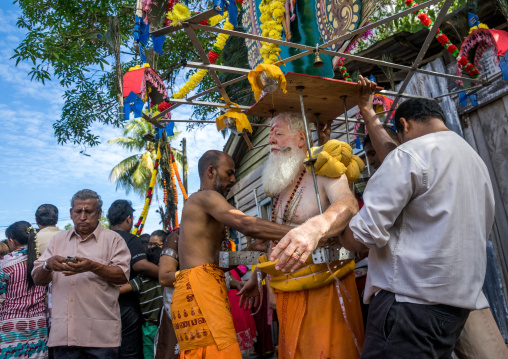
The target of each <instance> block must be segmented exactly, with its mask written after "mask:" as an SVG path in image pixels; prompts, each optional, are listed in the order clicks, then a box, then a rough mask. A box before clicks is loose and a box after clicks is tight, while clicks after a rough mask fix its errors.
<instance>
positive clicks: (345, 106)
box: [340, 95, 351, 145]
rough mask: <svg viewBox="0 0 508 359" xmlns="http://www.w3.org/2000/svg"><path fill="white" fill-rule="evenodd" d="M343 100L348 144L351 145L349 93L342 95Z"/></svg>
mask: <svg viewBox="0 0 508 359" xmlns="http://www.w3.org/2000/svg"><path fill="white" fill-rule="evenodd" d="M340 98H341V100H342V101H343V103H344V121H345V122H346V138H347V144H348V145H351V141H350V138H349V117H348V115H347V102H346V100H347V95H343V96H341V97H340Z"/></svg>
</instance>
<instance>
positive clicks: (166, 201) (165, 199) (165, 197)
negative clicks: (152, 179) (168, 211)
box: [163, 178, 168, 206]
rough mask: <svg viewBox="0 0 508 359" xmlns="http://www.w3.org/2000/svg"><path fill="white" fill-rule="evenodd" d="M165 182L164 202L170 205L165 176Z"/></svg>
mask: <svg viewBox="0 0 508 359" xmlns="http://www.w3.org/2000/svg"><path fill="white" fill-rule="evenodd" d="M163 183H164V201H163V202H164V204H165V205H166V206H167V205H168V190H167V188H166V179H165V178H164V179H163Z"/></svg>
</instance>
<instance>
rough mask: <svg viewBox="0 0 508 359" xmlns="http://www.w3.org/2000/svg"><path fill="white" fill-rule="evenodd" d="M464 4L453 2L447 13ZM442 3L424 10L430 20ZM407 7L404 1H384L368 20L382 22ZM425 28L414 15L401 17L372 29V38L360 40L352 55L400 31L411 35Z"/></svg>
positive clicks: (457, 0) (459, 0)
mask: <svg viewBox="0 0 508 359" xmlns="http://www.w3.org/2000/svg"><path fill="white" fill-rule="evenodd" d="M424 2H425V1H424V0H422V1H417V3H419V4H422V3H424ZM465 4H466V0H454V1H453V3H452V5H451V6H450V8H449V10H448V12H451V11H454V10H457V9H459V8H460V7H462V6H464V5H465ZM442 5H443V2H440V3H438V4H436V5H431V6H429V7H427V8H426V9H425V12H426V14H427V15H429V17H430V18H431V19H435V18H436V17H437V15H438V14H439V10H440V9H441V8H442ZM407 9H408V7H407V5H406V1H405V0H395V1H394V0H392V1H386V2H385V3H384V4H382V5H381V6H380V8H379V10H378V11H376V12H375V13H374V15H373V16H372V18H371V19H370V22H376V21H379V20H382V19H384V18H387V17H389V16H392V15H393V14H396V13H399V12H401V11H403V10H407ZM424 28H425V26H423V25H422V23H421V22H420V20H419V19H418V18H417V17H416V15H415V14H410V15H408V16H403V17H400V18H398V19H395V20H393V21H391V22H389V23H388V24H386V25H383V26H379V27H377V28H376V29H374V31H373V32H374V36H372V37H371V38H369V39H366V40H361V41H360V42H359V44H358V46H357V47H356V48H355V49H354V51H352V52H353V53H357V52H360V51H362V50H365V49H366V48H368V47H369V46H371V45H373V44H374V43H376V42H378V41H381V40H384V39H386V38H388V37H390V36H392V35H395V34H397V33H399V32H402V31H408V32H411V33H415V32H418V31H420V30H422V29H424Z"/></svg>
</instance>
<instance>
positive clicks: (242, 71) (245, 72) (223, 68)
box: [185, 61, 250, 75]
mask: <svg viewBox="0 0 508 359" xmlns="http://www.w3.org/2000/svg"><path fill="white" fill-rule="evenodd" d="M185 67H190V68H193V69H205V70H208V71H220V72H227V73H231V74H238V75H248V74H249V72H250V70H249V69H242V68H240V67H232V66H223V65H212V64H209V65H206V64H203V63H200V62H194V61H187V63H186V64H185Z"/></svg>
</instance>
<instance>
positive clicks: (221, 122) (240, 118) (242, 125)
mask: <svg viewBox="0 0 508 359" xmlns="http://www.w3.org/2000/svg"><path fill="white" fill-rule="evenodd" d="M226 117H231V118H233V119H234V120H235V122H236V130H237V131H239V132H242V131H243V130H244V129H247V131H249V133H252V126H251V125H250V122H249V120H248V119H247V115H245V114H244V113H242V112H238V111H236V110H231V111H228V112H226V113H225V114H224V115H221V116H219V117H217V119H216V120H215V122H216V123H217V131H220V130H222V129H223V128H224V127H226V126H227V125H226Z"/></svg>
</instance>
